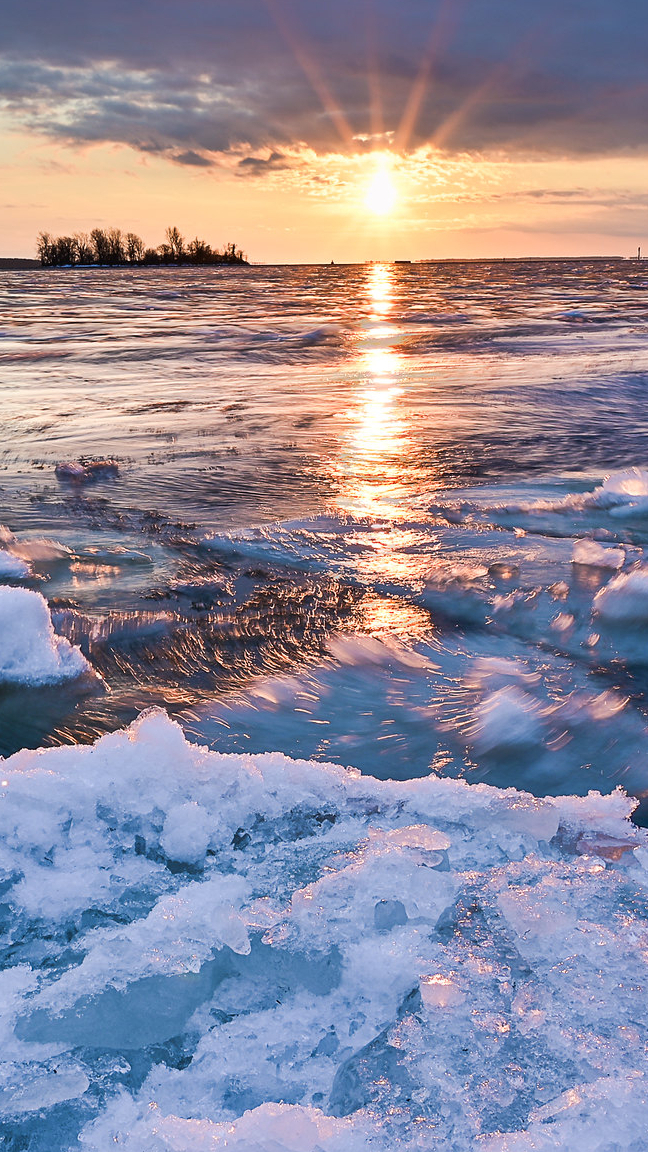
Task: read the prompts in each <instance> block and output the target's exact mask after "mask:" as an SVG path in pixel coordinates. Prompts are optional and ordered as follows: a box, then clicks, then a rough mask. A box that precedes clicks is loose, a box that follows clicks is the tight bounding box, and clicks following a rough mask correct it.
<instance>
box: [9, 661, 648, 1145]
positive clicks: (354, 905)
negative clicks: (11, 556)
mask: <svg viewBox="0 0 648 1152" xmlns="http://www.w3.org/2000/svg"><path fill="white" fill-rule="evenodd" d="M471 683H472V684H473V685H474V687H473V688H472V689H471V691H474V692H482V691H484V692H486V693H488V690H489V688H490V687H492V685H493V684H496V685H498V686H497V687H496V688H494V693H495V694H497V692H504V693H506V692H507V687H508V689H510V691H515V692H516V693H519V694H520V695H521V696H522V697H524V694H525V692H526V691H527V690H528V691H531V692H533V691H535V690H536V688H537V681H536V680H535V679H534V675H533V670H532V669H529V668H528V667H527V668H525V667H524V666H522V665H517V664H516V663H515V662H514V661H510V660H504V659H501V660H497V659H494V658H492V659H490V660H489V659H488V658H486V657H483V658H482V659H481V662H480V663H479V664H478V665H477V667H476V669H475V675H473V677H472V680H471ZM513 703H514V705H515V708H517V707H518V706H519V700H517V701H516V700H515V698H514V701H513ZM509 704H510V699H509V697H508V696H506V695H505V710H506V709H508V708H509ZM610 707H612V704H610ZM515 708H514V711H515ZM522 712H523V714H526V708H523V709H522ZM503 715H504V714H503V713H502V714H500V720H501V719H502V716H503ZM506 715H508V712H506ZM509 719H510V718H509ZM523 736H524V732H523ZM2 768H3V779H2V791H1V793H0V868H1V870H2V874H3V877H4V881H3V898H2V899H3V903H2V905H0V914H1V915H2V917H3V920H2V923H3V926H4V933H3V935H2V937H0V941H1V942H2V947H3V949H4V964H5V968H4V971H3V973H2V977H3V983H2V986H1V987H0V994H1V995H2V1001H3V1005H4V1013H3V1021H2V1032H1V1038H2V1043H3V1064H2V1066H1V1067H0V1113H2V1114H4V1115H5V1116H6V1117H7V1118H8V1120H7V1122H8V1123H9V1124H10V1125H11V1126H12V1127H11V1131H12V1138H13V1139H19V1140H21V1141H22V1142H23V1145H24V1146H26V1147H27V1146H29V1147H33V1148H37V1149H39V1150H40V1149H41V1148H42V1149H44V1148H47V1149H48V1150H50V1152H67V1149H68V1148H69V1147H72V1146H74V1145H75V1141H76V1140H77V1134H78V1138H79V1141H80V1146H81V1147H82V1148H85V1149H87V1150H88V1152H107V1150H108V1149H109V1148H112V1147H115V1146H118V1147H123V1148H125V1149H130V1150H131V1152H136V1150H137V1152H140V1150H141V1152H144V1150H145V1149H146V1152H149V1150H151V1152H158V1150H168V1149H176V1150H177V1152H193V1150H194V1149H203V1148H210V1149H211V1148H214V1149H218V1148H223V1149H225V1148H228V1149H230V1148H234V1149H240V1152H243V1150H244V1149H245V1152H251V1150H253V1149H254V1150H258V1152H299V1150H300V1149H303V1150H306V1152H355V1150H356V1149H358V1150H362V1152H365V1150H366V1152H368V1150H369V1149H372V1150H373V1152H387V1150H389V1152H393V1150H398V1149H402V1150H405V1152H414V1149H419V1150H420V1149H421V1148H425V1149H426V1152H427V1150H430V1152H447V1150H448V1149H450V1150H452V1152H476V1150H477V1149H478V1148H481V1147H490V1148H492V1149H493V1150H494V1152H508V1150H509V1149H516V1148H533V1147H535V1146H538V1147H543V1146H544V1145H543V1144H542V1143H538V1142H539V1141H547V1140H549V1141H552V1140H554V1144H553V1145H552V1144H551V1143H549V1144H547V1145H546V1146H547V1147H556V1148H563V1147H564V1148H567V1147H568V1148H570V1149H572V1148H574V1149H578V1148H580V1147H583V1148H586V1147H587V1148H588V1149H590V1148H595V1149H596V1148H598V1149H600V1152H609V1148H611V1147H613V1146H614V1147H615V1148H617V1149H619V1150H620V1152H636V1147H638V1146H639V1145H637V1144H636V1142H637V1140H640V1139H641V1138H642V1137H641V1132H643V1131H644V1130H645V1109H646V1097H645V1092H644V1089H643V1087H642V1085H643V1077H644V1076H645V1074H646V1071H647V1070H648V1060H647V1058H646V1051H648V1025H647V1024H646V1023H645V1022H644V1020H643V1016H642V1013H641V1012H640V1011H639V1010H638V1007H637V1003H638V1000H637V996H638V991H637V990H638V989H640V988H641V987H643V986H644V985H645V983H646V982H647V981H648V881H647V880H646V875H647V873H646V867H645V861H646V859H648V834H646V833H645V832H643V831H642V830H640V829H638V828H636V827H634V826H633V825H632V824H631V823H630V821H629V816H630V813H631V811H632V807H633V802H632V801H631V800H630V799H629V798H628V797H627V796H626V795H625V794H624V793H623V792H622V791H621V790H617V791H615V792H614V793H612V794H611V795H609V796H603V795H600V794H599V793H595V792H591V793H589V794H588V795H586V796H583V797H580V798H579V797H574V796H567V797H558V798H554V797H551V796H548V797H546V798H544V799H535V798H534V797H533V796H530V795H528V794H525V793H522V792H520V791H519V790H516V789H515V788H512V787H511V788H507V789H504V790H498V789H496V788H492V787H489V786H487V785H484V784H476V785H469V784H466V783H465V782H463V781H460V780H452V779H448V778H441V777H438V776H436V775H430V776H428V777H426V778H423V779H419V780H410V781H402V782H399V781H394V780H388V781H380V780H377V779H375V778H372V777H369V776H361V775H360V773H359V772H357V771H355V770H348V769H345V768H342V767H339V766H335V765H331V764H321V763H315V762H308V761H295V760H291V759H290V758H288V757H286V756H284V755H282V754H280V753H264V754H258V755H256V754H255V755H223V754H220V753H216V752H210V751H208V750H207V749H206V748H204V747H201V746H199V745H193V744H190V743H188V742H187V741H186V739H185V738H184V736H183V734H182V731H181V730H180V728H179V727H178V725H176V724H174V723H172V722H171V721H169V720H168V719H167V718H166V716H165V715H164V714H163V713H161V712H151V713H148V714H146V715H144V716H142V717H141V718H140V719H139V721H137V722H136V723H135V724H134V725H132V726H131V727H130V728H129V729H127V730H124V731H120V732H116V733H113V734H112V735H109V736H106V737H104V738H103V739H101V740H100V741H98V742H97V743H96V744H95V745H93V746H86V747H82V746H70V747H61V748H56V749H50V750H41V751H39V752H29V751H23V752H20V753H17V754H16V755H15V756H13V757H11V758H9V759H8V760H6V761H4V762H3V765H2ZM621 974H622V975H621ZM595 1118H598V1120H597V1122H596V1123H595ZM611 1118H615V1119H616V1121H617V1122H616V1124H615V1125H613V1124H612V1119H611ZM606 1140H607V1143H606V1142H605V1141H606ZM612 1140H616V1144H613V1143H612ZM534 1141H535V1144H534ZM555 1141H557V1143H556V1142H555ZM633 1141H634V1142H635V1143H634V1144H633Z"/></svg>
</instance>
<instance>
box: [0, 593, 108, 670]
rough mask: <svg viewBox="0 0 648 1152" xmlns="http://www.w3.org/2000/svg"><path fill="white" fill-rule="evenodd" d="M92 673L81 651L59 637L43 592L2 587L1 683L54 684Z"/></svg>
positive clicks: (0, 624)
mask: <svg viewBox="0 0 648 1152" xmlns="http://www.w3.org/2000/svg"><path fill="white" fill-rule="evenodd" d="M90 670H91V669H90V665H89V664H88V661H87V660H86V659H85V657H84V656H83V655H82V653H81V651H80V649H79V648H76V647H73V646H72V645H71V644H70V643H69V642H68V641H67V640H65V639H64V638H63V637H62V636H57V635H56V633H55V631H54V627H53V625H52V618H51V616H50V611H49V608H48V606H47V601H46V600H45V598H44V597H43V596H41V594H40V592H32V591H30V590H29V589H27V588H7V587H0V683H3V682H4V683H5V684H7V683H9V684H12V683H13V684H31V685H39V684H55V683H57V682H59V681H61V680H71V679H74V678H75V677H77V676H82V675H83V674H84V673H87V672H89V671H90Z"/></svg>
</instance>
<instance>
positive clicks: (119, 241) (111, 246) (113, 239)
mask: <svg viewBox="0 0 648 1152" xmlns="http://www.w3.org/2000/svg"><path fill="white" fill-rule="evenodd" d="M125 259H126V253H125V252H124V238H123V236H122V234H121V229H120V228H109V229H108V263H109V264H123V263H124V261H125Z"/></svg>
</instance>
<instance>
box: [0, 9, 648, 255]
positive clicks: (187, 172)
mask: <svg viewBox="0 0 648 1152" xmlns="http://www.w3.org/2000/svg"><path fill="white" fill-rule="evenodd" d="M647 160H648V8H646V6H645V3H644V0H616V2H615V3H613V2H612V0H589V2H587V3H586V2H585V0H569V2H568V3H566V2H565V0H543V2H542V3H540V2H533V3H532V2H530V0H400V2H398V3H397V2H396V0H326V2H325V3H320V4H318V3H316V2H315V0H235V2H234V0H231V2H224V0H112V2H111V3H109V4H106V3H99V2H98V0H58V3H56V4H54V3H52V0H20V2H19V0H8V2H7V3H6V4H5V5H4V6H3V21H2V33H1V38H0V163H1V170H2V191H1V192H0V204H1V211H0V254H2V255H7V256H9V255H16V256H29V255H33V252H34V238H35V235H36V233H37V232H38V231H39V230H40V229H46V230H48V231H51V232H54V233H55V234H59V233H64V232H68V233H69V232H73V231H87V230H89V229H90V228H92V227H93V226H94V225H95V224H99V225H115V226H117V227H121V228H124V229H132V230H134V231H136V232H138V233H140V234H141V235H142V237H143V238H144V240H145V241H146V243H147V244H151V245H154V244H157V243H159V242H160V240H161V239H162V233H163V231H164V228H165V227H166V225H167V224H177V226H178V227H179V228H180V230H181V232H182V233H183V234H184V235H185V236H187V237H189V238H190V237H193V236H195V235H196V234H198V235H199V236H204V237H205V238H206V239H208V240H210V241H212V242H213V243H215V244H221V243H224V242H225V241H228V240H234V241H235V242H236V243H237V244H238V245H240V246H241V247H243V248H244V249H245V250H246V251H247V252H248V253H249V255H250V258H251V259H253V260H259V261H281V262H291V261H308V260H315V261H320V260H324V261H328V260H331V259H334V260H336V261H342V260H365V259H391V258H410V259H418V258H434V257H447V256H456V257H462V256H513V255H526V254H528V255H572V254H590V253H591V254H596V253H599V254H619V255H630V254H631V253H632V252H635V251H636V248H637V245H639V244H645V246H646V250H647V251H648V163H647Z"/></svg>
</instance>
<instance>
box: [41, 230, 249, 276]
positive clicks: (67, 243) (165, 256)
mask: <svg viewBox="0 0 648 1152" xmlns="http://www.w3.org/2000/svg"><path fill="white" fill-rule="evenodd" d="M36 251H37V253H38V258H39V260H40V262H41V265H42V266H43V268H55V267H56V268H60V267H63V266H66V267H67V266H69V265H73V266H74V265H77V264H85V265H88V264H101V265H108V266H109V267H111V268H114V267H117V266H119V265H126V266H129V265H130V266H139V267H141V266H144V265H151V264H152V265H157V264H247V257H246V255H245V253H244V252H242V251H241V249H240V248H237V247H236V244H226V245H225V247H224V248H222V249H219V248H212V246H211V244H208V243H207V241H206V240H199V239H198V237H197V236H196V238H195V240H189V242H186V241H185V239H184V237H183V236H181V235H180V233H179V231H178V229H177V228H176V227H173V228H167V230H166V232H165V238H164V240H163V242H162V243H161V244H158V246H157V248H147V247H146V245H145V244H144V241H143V240H142V239H141V237H140V236H136V235H135V233H134V232H122V231H121V229H120V228H93V229H92V232H90V233H87V232H75V233H74V235H73V236H51V235H50V233H49V232H40V233H39V235H38V238H37V240H36Z"/></svg>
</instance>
